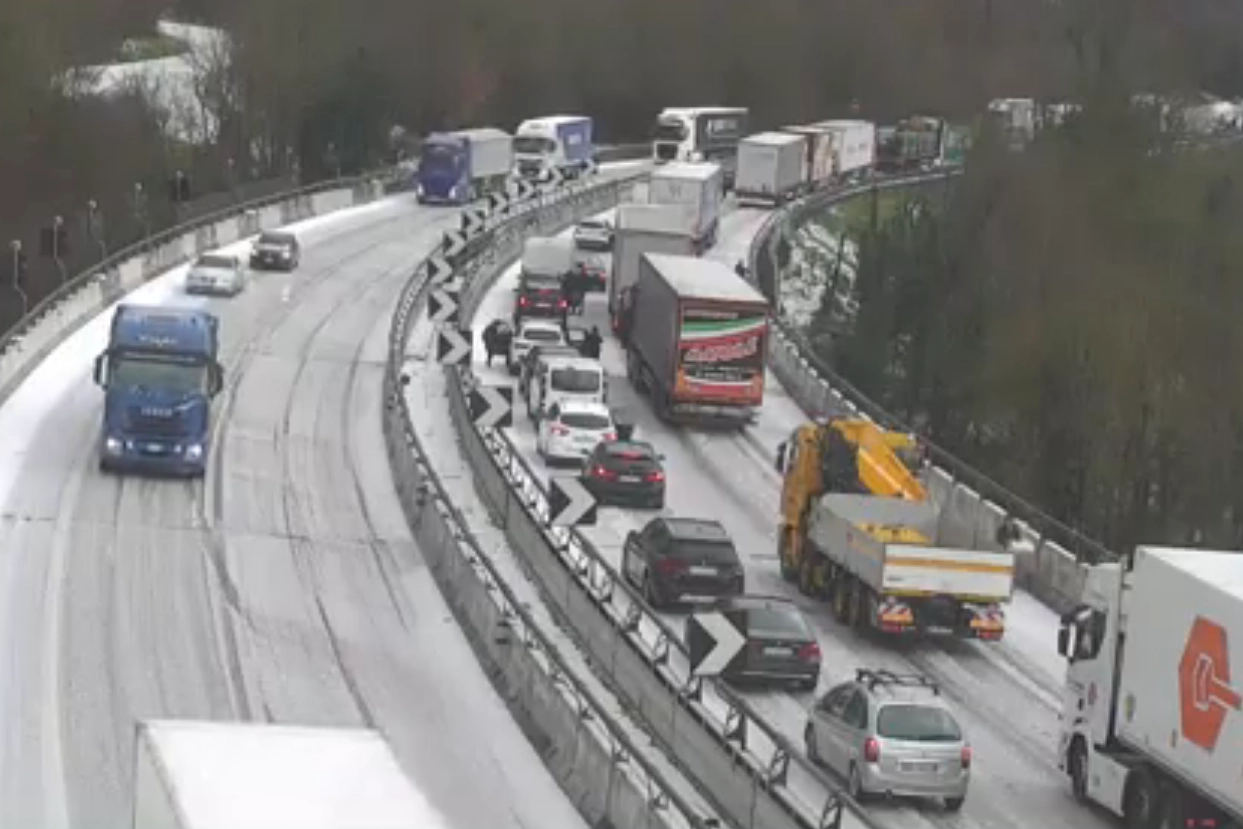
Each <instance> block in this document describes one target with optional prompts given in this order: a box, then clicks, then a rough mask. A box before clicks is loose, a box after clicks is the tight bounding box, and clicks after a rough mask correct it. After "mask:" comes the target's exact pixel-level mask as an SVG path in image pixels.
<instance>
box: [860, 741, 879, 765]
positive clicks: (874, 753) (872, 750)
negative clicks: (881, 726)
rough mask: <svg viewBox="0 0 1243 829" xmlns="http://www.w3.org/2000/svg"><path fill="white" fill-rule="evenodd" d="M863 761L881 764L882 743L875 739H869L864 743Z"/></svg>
mask: <svg viewBox="0 0 1243 829" xmlns="http://www.w3.org/2000/svg"><path fill="white" fill-rule="evenodd" d="M863 759H864V760H867V761H868V762H869V763H878V762H880V742H878V741H877V739H876V738H875V737H868V738H867V740H865V741H864V743H863Z"/></svg>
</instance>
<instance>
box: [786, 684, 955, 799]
mask: <svg viewBox="0 0 1243 829" xmlns="http://www.w3.org/2000/svg"><path fill="white" fill-rule="evenodd" d="M803 739H804V741H805V743H806V746H807V756H808V758H809V759H810V760H811V761H812V762H813V763H817V764H820V765H824V766H827V767H828V768H829V769H831V770H833V771H835V772H837V773H838V774H840V775H841V776H842V777H844V778H845V779H846V780H847V781H848V783H849V790H850V794H851V796H853V797H854V798H855V799H857V800H860V801H863V800H866V799H867V798H868V796H869V795H892V796H896V797H940V798H943V799H944V801H945V807H946V809H948V810H949V811H951V812H956V811H958V810H959V809H961V808H962V804H963V801H964V800H966V798H967V787H968V785H969V783H970V782H971V746H970V745H969V744H968V743H967V741H966V737H965V736H964V735H963V732H962V728H961V727H960V726H959V724H958V721H957V720H956V719H955V718H954V715H953V713H952V712H951V711H950V709H949V706H947V705H946V704H945V702H944V700H943V699H942V698H941V693H940V689H939V688H937V686H936V684H935V683H934V682H932V681H931V680H928V679H926V678H924V677H922V676H911V675H901V674H895V673H890V672H888V671H873V670H868V669H866V668H864V669H860V670H859V671H858V672H857V675H856V676H855V679H854V680H852V681H850V682H844V683H842V684H840V685H838V686H836V687H834V688H832V689H831V690H830V691H829V692H828V693H826V694H825V695H824V696H823V697H821V698H820V699H819V701H817V702H816V704H815V706H813V707H812V710H811V712H810V714H809V716H808V719H807V728H806V729H805V730H804V732H803Z"/></svg>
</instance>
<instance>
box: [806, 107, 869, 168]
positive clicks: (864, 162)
mask: <svg viewBox="0 0 1243 829" xmlns="http://www.w3.org/2000/svg"><path fill="white" fill-rule="evenodd" d="M815 126H816V127H820V128H823V129H827V130H828V131H829V132H831V133H833V178H834V179H835V180H836V181H839V182H840V181H848V180H854V179H857V178H860V177H861V176H864V175H866V174H867V173H868V172H869V171H870V170H871V169H872V167H873V165H874V164H875V163H876V125H875V124H873V123H872V122H871V121H855V120H836V121H820V122H819V123H817V124H815Z"/></svg>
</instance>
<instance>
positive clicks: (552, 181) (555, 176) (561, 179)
mask: <svg viewBox="0 0 1243 829" xmlns="http://www.w3.org/2000/svg"><path fill="white" fill-rule="evenodd" d="M564 183H565V176H564V175H562V174H561V168H560V167H549V168H548V181H546V182H544V185H545V186H546V187H547V188H548V189H549V190H555V189H556V188H558V187H560V186H561V185H562V184H564Z"/></svg>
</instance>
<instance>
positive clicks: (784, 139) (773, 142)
mask: <svg viewBox="0 0 1243 829" xmlns="http://www.w3.org/2000/svg"><path fill="white" fill-rule="evenodd" d="M742 140H743V143H746V144H764V145H767V146H769V147H784V146H787V145H789V144H801V143H802V142H803V141H804V140H805V139H804V138H803V137H802V136H801V135H792V134H791V133H788V132H760V133H756V134H755V135H748V136H747V137H746V138H744V139H742Z"/></svg>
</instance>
